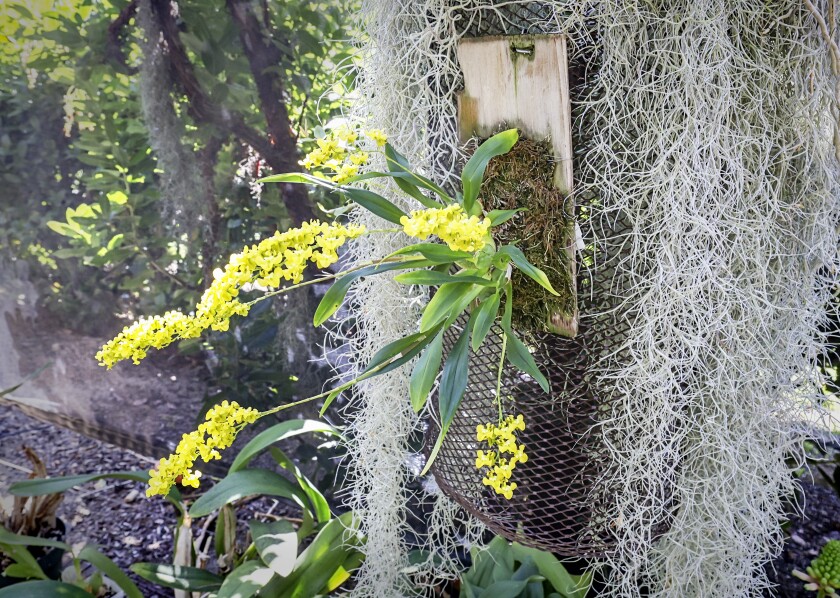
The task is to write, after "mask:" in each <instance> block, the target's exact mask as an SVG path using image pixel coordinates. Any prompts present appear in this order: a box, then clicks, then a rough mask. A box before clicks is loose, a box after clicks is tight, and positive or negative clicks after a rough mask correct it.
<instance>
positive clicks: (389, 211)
mask: <svg viewBox="0 0 840 598" xmlns="http://www.w3.org/2000/svg"><path fill="white" fill-rule="evenodd" d="M340 191H341V193H342V194H343V195H346V196H347V197H348V198H349V199H350V200H351V201H354V202H356V203H357V204H359V205H360V206H362V207H363V208H365V209H366V210H368V211H369V212H372V213H374V214H376V215H377V216H379V217H380V218H384V219H385V220H387V221H388V222H393V223H394V224H399V223H400V218H402V217H403V216H405V217H408V214H406V213H405V212H403V211H402V210H401V209H399V208H398V207H397V206H395V205H394V204H393V203H392V202H390V201H388V200H387V199H385V198H384V197H382V196H381V195H379V194H378V193H374V192H373V191H368V190H367V189H355V188H353V187H342V188H341V189H340Z"/></svg>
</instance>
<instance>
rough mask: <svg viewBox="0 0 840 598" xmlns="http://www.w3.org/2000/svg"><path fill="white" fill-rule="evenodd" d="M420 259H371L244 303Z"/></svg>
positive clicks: (412, 257)
mask: <svg viewBox="0 0 840 598" xmlns="http://www.w3.org/2000/svg"><path fill="white" fill-rule="evenodd" d="M422 259H423V258H422V257H416V256H407V257H405V258H402V257H400V256H395V257H386V258H383V259H381V260H371V261H369V262H365V263H364V264H360V265H358V266H356V267H355V268H350V269H349V270H342V271H341V272H338V273H336V274H328V275H326V276H322V277H320V278H314V279H312V280H307V281H306V282H300V283H298V284H293V285H292V286H289V287H283V288H282V289H277V290H276V291H270V292H268V293H264V294H263V295H261V296H260V297H257V298H256V299H254V300H253V301H249V302H248V303H246V304H245V305H248V306H251V305H254V304H256V303H259V302H260V301H262V300H264V299H268V298H269V297H275V296H277V295H282V294H283V293H288V292H289V291H292V290H294V289H300V288H302V287H308V286H309V285H313V284H318V283H319V282H324V281H327V280H334V279H336V278H342V277H344V276H345V275H347V274H351V273H353V272H355V271H357V270H361V269H362V268H367V267H368V266H376V265H379V264H386V263H391V262H412V261H419V260H422Z"/></svg>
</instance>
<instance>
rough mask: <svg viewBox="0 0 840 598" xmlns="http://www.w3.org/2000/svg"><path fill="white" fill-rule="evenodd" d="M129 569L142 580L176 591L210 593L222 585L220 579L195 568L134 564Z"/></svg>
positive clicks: (158, 564) (160, 564)
mask: <svg viewBox="0 0 840 598" xmlns="http://www.w3.org/2000/svg"><path fill="white" fill-rule="evenodd" d="M129 568H130V569H131V570H132V571H134V572H135V573H136V574H137V575H139V576H140V577H142V578H143V579H146V580H148V581H151V582H153V583H156V584H158V585H161V586H164V587H167V588H174V589H176V590H192V591H194V592H210V591H213V590H216V589H218V588H220V587H221V585H222V578H221V577H219V576H218V575H214V574H213V573H210V572H209V571H206V570H204V569H199V568H197V567H183V566H180V565H166V564H163V563H135V564H133V565H131V567H129Z"/></svg>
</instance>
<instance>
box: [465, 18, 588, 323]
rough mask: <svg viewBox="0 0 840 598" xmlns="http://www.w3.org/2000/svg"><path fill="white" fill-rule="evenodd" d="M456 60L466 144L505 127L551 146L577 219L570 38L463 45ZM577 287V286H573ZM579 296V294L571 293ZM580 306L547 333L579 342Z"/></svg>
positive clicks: (558, 317) (568, 245)
mask: <svg viewBox="0 0 840 598" xmlns="http://www.w3.org/2000/svg"><path fill="white" fill-rule="evenodd" d="M457 52H458V60H459V62H460V64H461V70H462V72H463V75H464V91H463V93H462V94H461V95H460V96H459V98H458V126H459V134H460V137H461V140H462V142H466V141H467V140H469V139H470V138H472V137H478V138H481V139H484V138H488V137H490V136H492V135H493V134H494V133H497V132H499V130H500V129H501V128H503V127H516V128H518V129H519V132H520V136H521V137H524V138H528V139H531V140H534V141H545V140H548V141H549V143H550V144H551V150H552V153H553V158H554V160H555V170H554V186H555V187H556V188H557V189H558V190H559V191H560V192H561V193H562V195H563V197H564V198H566V199H565V202H564V207H565V210H566V212H567V213H569V214H571V215H573V214H574V205H573V204H571V203H570V202H571V199H569V197H570V196H571V194H572V189H573V185H572V128H571V120H572V114H571V112H572V111H571V101H570V97H569V74H568V58H567V54H566V38H565V37H564V36H562V35H536V36H534V35H525V36H505V37H480V38H472V39H463V40H461V41H460V42H459V44H458V49H457ZM570 221H571V226H570V227H569V226H567V227H566V228H567V231H566V234H565V237H566V238H565V241H564V243H565V249H566V255H567V256H568V266H569V268H570V274H571V277H570V280H572V281H574V280H575V274H576V270H577V268H576V264H575V226H574V221H573V216H572V217H571V219H570ZM572 286H574V285H572ZM569 292H570V293H573V294H576V289H575V288H572V289H569ZM577 328H578V310H577V301H575V308H574V310H573V313H556V314H550V316H549V321H548V323H547V329H548V330H550V331H552V332H556V333H558V334H563V335H564V336H575V335H576V334H577Z"/></svg>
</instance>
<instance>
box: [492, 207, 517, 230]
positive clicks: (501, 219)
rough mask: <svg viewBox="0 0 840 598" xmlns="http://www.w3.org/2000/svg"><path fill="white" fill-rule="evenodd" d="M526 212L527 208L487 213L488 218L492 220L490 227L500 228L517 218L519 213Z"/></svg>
mask: <svg viewBox="0 0 840 598" xmlns="http://www.w3.org/2000/svg"><path fill="white" fill-rule="evenodd" d="M525 211H526V209H525V208H517V209H515V210H490V211H489V212H487V218H488V219H489V220H490V226H499V225H500V224H503V223H505V222H507V221H508V220H510V219H511V218H513V217H514V216H516V215H517V214H518V213H519V212H525Z"/></svg>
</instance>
